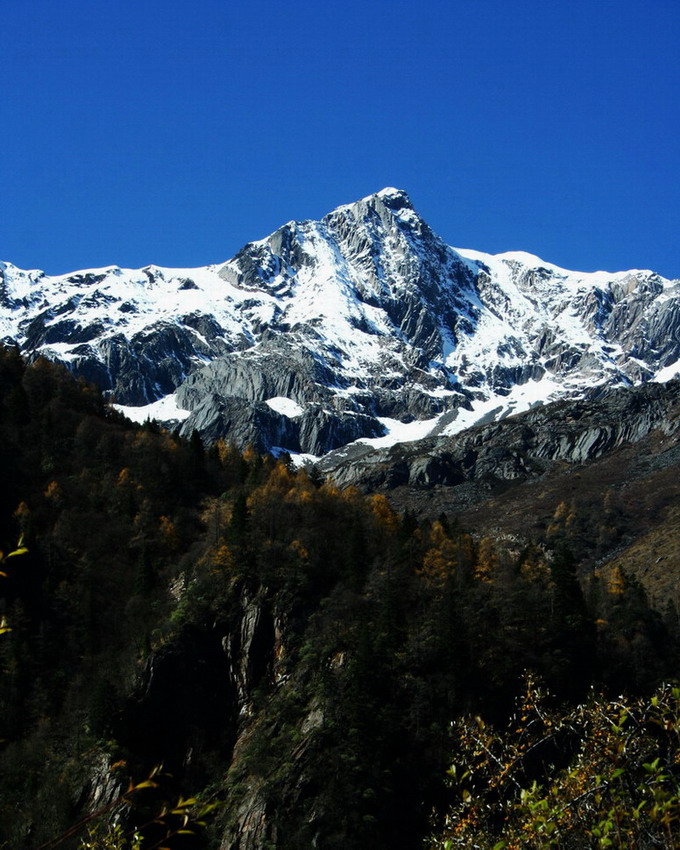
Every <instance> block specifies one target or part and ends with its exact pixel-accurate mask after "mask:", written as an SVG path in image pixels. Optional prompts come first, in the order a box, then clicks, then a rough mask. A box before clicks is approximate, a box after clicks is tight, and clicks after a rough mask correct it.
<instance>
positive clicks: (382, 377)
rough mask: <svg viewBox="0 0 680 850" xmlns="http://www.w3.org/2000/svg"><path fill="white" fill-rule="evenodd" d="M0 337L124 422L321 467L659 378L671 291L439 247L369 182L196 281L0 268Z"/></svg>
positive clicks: (152, 272) (677, 287) (176, 273)
mask: <svg viewBox="0 0 680 850" xmlns="http://www.w3.org/2000/svg"><path fill="white" fill-rule="evenodd" d="M0 340H3V341H4V342H5V343H9V344H12V343H13V344H17V345H18V346H19V347H20V348H21V349H22V350H23V351H24V352H27V353H28V354H30V355H31V356H35V355H38V354H42V355H44V356H46V357H49V358H51V359H53V360H58V361H61V362H63V363H65V364H66V365H67V366H68V367H69V368H70V369H71V370H72V371H73V372H74V373H76V374H78V375H83V376H85V377H86V378H88V379H90V380H94V381H96V382H97V383H99V385H100V386H101V387H102V388H103V389H104V390H106V391H107V392H108V393H109V394H110V395H111V396H112V397H113V398H114V399H115V401H116V402H117V403H118V404H119V405H121V406H122V409H123V410H124V411H125V412H126V413H127V414H128V415H130V416H133V417H135V418H138V419H144V418H147V417H148V416H151V417H154V418H158V419H160V420H162V421H166V422H171V421H174V422H180V421H181V423H182V425H181V427H182V430H183V432H184V433H187V434H188V433H191V432H193V430H198V431H199V432H200V433H201V434H203V435H204V437H205V439H206V440H212V439H215V438H217V437H219V436H225V437H226V438H227V439H231V440H233V441H235V442H236V443H238V444H240V445H245V444H247V443H253V444H255V445H256V446H257V447H258V448H261V449H270V448H276V447H278V448H283V449H286V450H288V451H291V452H303V453H304V452H307V453H312V454H314V455H322V454H324V453H326V452H328V451H329V450H331V449H333V448H337V447H338V446H342V445H344V444H346V443H349V442H351V441H353V440H356V439H360V438H361V439H369V440H371V441H372V442H373V443H374V444H376V445H378V446H379V445H384V444H389V443H394V442H396V441H400V440H409V439H415V438H418V437H424V436H427V435H433V434H434V435H436V434H453V433H456V432H457V431H460V430H462V429H463V428H465V427H468V426H469V425H472V424H475V423H477V422H480V421H490V420H492V419H497V418H501V417H503V416H505V415H507V414H508V413H514V412H519V411H520V410H523V409H528V408H530V407H532V406H534V405H536V404H540V403H545V402H547V401H551V400H556V399H558V398H564V397H571V398H573V397H579V396H580V395H582V394H583V393H584V392H585V391H586V390H591V389H592V388H593V387H597V386H605V385H606V386H615V385H620V386H631V385H634V384H639V383H645V382H647V381H650V380H665V379H667V378H670V377H672V376H673V375H674V374H675V373H676V372H677V371H678V370H680V364H679V363H678V358H679V356H680V281H678V280H676V281H669V280H666V279H664V278H662V277H660V276H659V275H658V274H655V273H654V272H652V271H638V270H634V271H627V272H617V273H608V272H596V273H589V274H588V273H579V272H572V271H567V270H565V269H562V268H559V267H557V266H554V265H552V264H550V263H547V262H544V261H543V260H540V259H539V258H538V257H535V256H532V255H530V254H525V253H521V252H513V253H506V254H498V255H495V256H494V255H488V254H483V253H480V252H478V251H467V250H460V249H458V250H456V249H454V248H451V247H449V246H447V245H446V244H445V243H444V242H443V241H442V240H441V239H440V238H439V237H438V236H437V235H436V234H434V233H433V232H432V230H431V229H430V227H429V226H428V225H427V224H426V223H425V222H424V221H423V219H422V218H420V216H419V215H418V214H417V213H416V212H415V210H414V209H413V207H412V205H411V202H410V201H409V198H408V196H407V195H406V194H405V193H404V192H402V191H399V190H396V189H384V190H382V191H381V192H378V193H377V194H375V195H371V196H369V197H367V198H364V199H362V200H360V201H357V202H356V203H354V204H349V205H346V206H342V207H339V208H338V209H336V210H334V211H333V212H331V213H330V214H329V215H327V216H325V217H324V218H323V219H322V220H321V221H305V222H289V223H288V224H286V225H284V226H283V227H281V228H280V229H279V230H277V231H276V232H275V233H273V234H272V235H271V236H269V237H267V238H266V239H262V240H260V241H258V242H252V243H249V244H248V245H246V246H245V247H244V248H243V249H242V250H241V251H240V252H239V253H238V254H237V255H236V256H235V257H234V258H233V259H231V260H229V261H228V262H225V263H224V264H221V265H219V264H218V265H213V266H207V267H205V268H199V269H164V268H159V267H156V266H149V267H147V268H144V269H141V270H138V271H131V270H126V269H120V268H116V267H111V268H105V269H96V270H89V271H80V272H77V273H74V274H67V275H60V276H55V277H49V276H46V275H45V274H43V273H42V272H39V271H21V270H20V269H17V268H16V267H14V266H12V265H11V264H9V263H2V264H0Z"/></svg>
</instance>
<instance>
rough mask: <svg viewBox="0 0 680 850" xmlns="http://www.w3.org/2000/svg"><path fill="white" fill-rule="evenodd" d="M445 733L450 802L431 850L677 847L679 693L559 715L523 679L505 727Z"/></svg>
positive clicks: (464, 724) (465, 727) (668, 690)
mask: <svg viewBox="0 0 680 850" xmlns="http://www.w3.org/2000/svg"><path fill="white" fill-rule="evenodd" d="M453 731H454V739H455V745H456V748H457V751H458V757H457V762H456V764H455V765H454V766H453V767H452V768H451V770H450V771H449V775H450V785H451V790H452V792H453V796H454V799H455V800H456V802H455V803H454V804H453V806H452V807H451V809H450V811H449V813H448V815H447V817H446V821H445V825H444V828H443V829H442V830H440V833H439V834H438V836H437V837H436V838H434V839H432V841H431V843H430V847H431V848H433V850H434V848H436V849H437V850H453V848H456V847H479V846H484V847H487V846H488V847H490V848H494V850H502V848H505V850H517V848H528V847H531V848H559V850H563V849H564V850H567V848H585V847H590V848H606V847H627V848H636V850H642V848H652V847H655V848H658V847H663V848H668V850H671V848H674V847H678V846H680V688H678V687H673V686H671V685H663V686H662V687H660V688H659V689H658V690H657V691H656V693H655V694H654V696H652V697H651V698H647V699H641V698H637V699H632V698H627V697H619V698H618V699H616V700H605V699H603V698H596V697H593V698H591V700H590V701H589V702H588V703H586V704H584V705H580V706H578V707H576V708H575V709H573V710H570V711H562V712H560V711H558V710H555V709H554V708H551V707H549V699H548V696H547V694H546V693H544V692H543V691H542V690H541V688H539V687H538V686H537V685H536V684H535V682H533V681H532V679H531V678H527V682H526V690H525V693H524V696H523V698H522V699H521V701H520V702H519V704H518V707H517V710H516V712H515V714H514V716H513V718H512V719H511V722H510V725H509V727H508V729H506V730H505V731H500V732H499V731H498V730H495V729H494V728H492V727H491V726H488V725H487V724H485V723H484V722H483V721H482V720H481V718H478V717H476V718H471V717H467V718H463V719H461V720H460V721H458V722H456V723H455V724H454V727H453ZM480 842H481V843H480Z"/></svg>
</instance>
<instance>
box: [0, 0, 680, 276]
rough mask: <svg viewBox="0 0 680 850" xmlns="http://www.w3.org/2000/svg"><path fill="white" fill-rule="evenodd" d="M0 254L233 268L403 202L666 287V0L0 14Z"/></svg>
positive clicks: (133, 0)
mask: <svg viewBox="0 0 680 850" xmlns="http://www.w3.org/2000/svg"><path fill="white" fill-rule="evenodd" d="M0 32H2V40H1V42H0V45H1V47H0V49H1V51H2V60H1V61H2V65H1V70H0V120H1V122H2V125H1V126H2V136H1V139H2V140H1V143H0V181H1V182H0V185H1V187H2V213H1V214H0V258H1V259H6V260H10V261H11V262H14V263H15V264H17V265H19V266H22V267H24V268H43V269H45V270H46V271H47V272H49V273H60V272H65V271H69V270H73V269H76V268H83V267H93V266H101V265H108V264H113V263H116V264H118V265H121V266H129V267H138V266H142V265H145V264H148V263H157V264H158V265H165V266H195V265H204V264H208V263H211V262H218V261H221V260H225V259H227V258H229V257H230V256H232V255H233V254H234V253H235V252H236V251H237V250H238V249H239V248H240V247H241V246H242V245H243V244H244V243H245V242H246V241H248V240H251V239H258V238H261V237H262V236H265V235H266V234H267V233H269V232H271V231H272V230H274V229H276V228H277V227H278V226H279V225H281V224H283V223H284V222H285V221H288V220H289V219H292V218H297V219H304V218H318V217H320V216H322V215H324V214H325V213H326V212H328V211H330V210H331V209H332V208H333V207H335V206H337V205H339V204H341V203H347V202H350V201H353V200H356V199H357V198H359V197H362V196H364V195H367V194H370V193H371V192H374V191H377V190H378V189H380V188H382V187H384V186H397V187H400V188H404V189H406V190H407V191H408V192H409V193H410V195H411V198H412V199H413V202H414V205H415V206H416V208H417V209H418V210H419V212H420V213H421V214H422V215H423V216H424V217H425V218H426V219H427V220H428V221H429V223H430V224H431V225H432V226H433V228H434V229H435V230H436V231H437V232H438V233H439V234H440V235H441V236H442V237H443V238H444V239H445V240H446V241H447V242H449V244H453V245H457V246H460V247H468V248H476V249H478V250H483V251H492V252H498V251H505V250H520V249H521V250H527V251H531V252H533V253H536V254H539V255H541V256H543V257H544V258H545V259H546V260H550V261H552V262H555V263H558V264H561V265H564V266H567V267H570V268H577V269H583V270H594V269H598V268H604V269H609V270H615V269H621V268H631V267H642V268H647V267H651V268H654V269H655V270H657V271H659V272H661V273H662V274H664V275H666V276H669V277H680V240H679V238H678V235H679V233H680V58H679V57H680V2H679V0H615V2H604V0H601V2H597V0H420V2H418V3H415V2H413V0H412V1H411V2H402V0H361V1H360V0H342V2H335V0H260V2H257V1H256V2H252V0H249V1H248V2H247V0H240V2H236V0H191V2H189V1H188V0H186V2H184V0H183V1H182V2H180V0H58V2H57V0H2V3H1V4H0Z"/></svg>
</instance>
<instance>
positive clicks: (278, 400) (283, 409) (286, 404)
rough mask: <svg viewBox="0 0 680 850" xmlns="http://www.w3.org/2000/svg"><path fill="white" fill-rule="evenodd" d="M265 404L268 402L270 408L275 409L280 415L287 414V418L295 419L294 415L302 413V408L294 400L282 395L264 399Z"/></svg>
mask: <svg viewBox="0 0 680 850" xmlns="http://www.w3.org/2000/svg"><path fill="white" fill-rule="evenodd" d="M265 404H268V405H269V406H270V407H271V409H272V410H275V411H276V412H277V413H280V414H281V415H282V416H287V417H288V418H289V419H295V417H296V416H302V414H303V413H304V409H303V408H302V407H300V405H299V404H298V403H297V402H296V401H293V399H292V398H286V397H285V396H282V395H276V396H273V397H272V398H268V399H266V401H265Z"/></svg>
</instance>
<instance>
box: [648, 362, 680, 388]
mask: <svg viewBox="0 0 680 850" xmlns="http://www.w3.org/2000/svg"><path fill="white" fill-rule="evenodd" d="M678 376H680V360H678V361H676V362H675V363H672V364H671V365H670V366H666V367H665V368H664V369H659V371H658V372H657V373H656V376H655V377H654V378H652V381H654V382H655V383H657V384H665V383H666V382H667V381H671V380H672V379H673V378H677V377H678Z"/></svg>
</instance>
